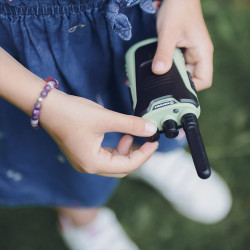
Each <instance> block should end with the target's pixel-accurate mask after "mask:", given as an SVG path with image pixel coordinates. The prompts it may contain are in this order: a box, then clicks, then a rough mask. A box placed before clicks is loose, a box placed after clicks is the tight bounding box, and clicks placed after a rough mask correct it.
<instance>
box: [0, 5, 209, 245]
mask: <svg viewBox="0 0 250 250" xmlns="http://www.w3.org/2000/svg"><path fill="white" fill-rule="evenodd" d="M122 3H124V2H122V1H113V0H0V46H1V47H2V48H0V97H1V99H0V166H1V167H0V178H1V180H0V203H1V204H2V205H5V206H11V207H12V206H21V205H27V204H29V205H39V206H53V207H56V208H57V209H58V211H59V213H60V214H61V215H64V218H66V219H61V223H62V231H63V232H64V233H65V232H66V233H65V234H64V237H65V239H67V240H68V244H70V248H71V249H88V250H89V249H91V250H93V249H115V250H118V249H137V247H136V246H135V245H134V244H133V243H132V242H131V241H130V240H129V239H128V238H126V236H125V235H124V233H123V231H122V229H121V228H120V227H119V226H118V224H115V223H116V221H115V218H114V216H113V214H112V213H111V212H110V211H109V210H107V209H100V207H101V206H103V205H104V204H105V203H106V202H107V200H108V199H109V197H110V195H111V194H112V192H113V190H114V189H115V187H116V185H117V178H112V177H118V178H121V177H124V176H126V175H127V174H129V173H131V172H133V171H134V170H136V169H137V168H138V167H139V166H140V165H142V164H143V163H144V162H145V161H146V160H147V159H148V158H149V157H150V156H151V155H152V154H153V152H154V151H155V150H156V149H157V147H158V143H157V142H155V143H145V144H143V145H142V146H141V147H140V148H138V149H137V150H134V151H131V150H130V146H131V144H132V137H131V136H130V135H125V136H123V137H122V136H121V134H120V133H125V134H131V135H135V136H141V137H145V136H150V135H152V134H154V133H155V131H156V126H155V125H154V124H153V123H151V122H149V121H146V120H143V119H141V118H138V117H133V116H130V115H127V114H131V106H130V103H129V94H128V88H127V86H126V84H124V82H125V80H126V76H125V72H124V55H125V52H126V51H127V49H128V48H129V47H130V46H132V45H133V44H134V43H136V42H138V41H141V40H143V39H146V38H150V37H154V36H156V35H157V33H158V38H159V43H158V48H157V52H156V55H155V57H154V62H153V66H152V70H153V72H154V73H156V74H162V73H165V72H166V71H167V70H168V69H169V68H170V67H171V63H172V55H173V51H174V48H175V47H176V46H177V47H184V48H186V51H185V59H186V63H187V68H188V70H189V71H190V72H191V73H192V75H193V79H194V82H195V85H196V88H197V89H198V90H201V89H204V88H208V87H210V86H211V82H212V56H213V46H212V43H211V40H210V37H209V34H208V32H207V29H206V26H205V23H204V20H203V17H202V13H201V7H200V2H199V0H190V1H186V0H165V1H164V2H163V3H162V5H161V7H160V9H159V11H158V14H157V20H156V16H155V15H152V14H149V13H146V12H145V11H143V10H142V9H143V8H142V5H139V4H137V5H135V4H136V3H137V1H136V2H132V4H131V1H128V4H127V5H128V6H126V5H125V7H123V6H124V4H123V5H122ZM147 4H149V3H147ZM150 4H151V3H150ZM134 5H135V6H134ZM155 5H157V4H155ZM114 6H115V7H114ZM151 7H152V6H151ZM151 7H150V6H149V7H148V10H151V12H153V11H152V8H151ZM115 8H117V9H115ZM117 10H118V11H119V13H118V11H117ZM144 10H146V11H147V8H146V9H145V8H144ZM148 12H150V11H148ZM131 34H132V38H131V39H130V36H131ZM122 39H125V40H128V39H130V40H129V41H125V40H122ZM51 75H53V78H54V79H56V80H58V81H59V83H60V86H59V89H58V90H57V89H56V88H53V89H52V90H51V91H49V92H48V93H47V97H46V98H45V97H44V98H43V99H42V102H41V104H42V107H40V116H39V124H40V126H41V128H40V129H39V130H34V129H32V127H31V125H30V119H29V117H28V116H31V115H32V111H33V109H34V104H35V103H36V102H37V99H38V97H39V96H40V93H41V91H42V90H43V88H44V86H45V84H46V82H45V81H44V80H43V79H46V78H48V77H49V76H51ZM96 102H97V103H98V104H97V103H96ZM111 110H113V111H111ZM125 114H126V115H125ZM27 115H28V116H27ZM110 132H119V133H110ZM177 147H179V144H178V142H177V141H167V143H165V149H167V150H169V149H170V148H171V149H174V148H177ZM165 149H164V150H165ZM165 151H166V150H165ZM71 166H72V167H73V168H74V169H73V168H72V167H71ZM75 170H77V171H75ZM79 172H81V173H79ZM110 177H111V178H110ZM61 218H63V216H61ZM67 218H70V220H68V219H67ZM98 221H99V224H98ZM100 221H101V223H100ZM97 224H98V226H96V225H97ZM82 225H88V226H85V227H82ZM89 225H91V227H92V229H93V227H95V230H96V233H95V234H94V233H93V230H92V234H91V233H89V232H90V226H89ZM114 225H116V226H114ZM109 226H110V227H113V228H115V229H114V230H113V231H115V233H114V232H113V237H111V236H110V235H109V236H107V234H110V231H109V230H108V227H109ZM69 228H71V229H72V228H73V229H72V230H68V229H69ZM78 229H79V230H78ZM87 229H88V230H87ZM79 235H80V236H79ZM118 235H119V237H118ZM93 237H94V238H93ZM71 239H73V240H71ZM79 239H80V240H79ZM82 239H84V240H82ZM102 239H105V240H104V241H102ZM106 239H109V240H106ZM98 244H101V248H100V247H99V246H98Z"/></svg>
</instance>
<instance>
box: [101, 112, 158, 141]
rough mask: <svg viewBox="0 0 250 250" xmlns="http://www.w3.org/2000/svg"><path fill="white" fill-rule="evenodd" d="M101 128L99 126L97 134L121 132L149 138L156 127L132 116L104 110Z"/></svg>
mask: <svg viewBox="0 0 250 250" xmlns="http://www.w3.org/2000/svg"><path fill="white" fill-rule="evenodd" d="M102 123H103V125H102V126H99V128H98V130H99V132H102V133H106V132H121V133H124V134H131V135H136V136H145V137H147V136H151V135H153V134H154V133H155V132H156V130H157V126H156V125H155V124H154V123H152V122H150V121H148V120H145V119H142V118H140V117H136V116H132V115H124V114H121V113H117V112H113V111H110V110H105V113H104V114H103V119H102Z"/></svg>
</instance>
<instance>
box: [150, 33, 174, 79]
mask: <svg viewBox="0 0 250 250" xmlns="http://www.w3.org/2000/svg"><path fill="white" fill-rule="evenodd" d="M176 40H177V39H175V37H174V36H173V35H172V34H171V32H168V31H167V30H163V31H160V32H159V35H158V45H157V49H156V53H155V56H154V59H153V64H152V71H153V73H155V74H157V75H161V74H164V73H166V72H167V71H169V70H170V68H171V66H172V64H173V56H174V49H175V47H176Z"/></svg>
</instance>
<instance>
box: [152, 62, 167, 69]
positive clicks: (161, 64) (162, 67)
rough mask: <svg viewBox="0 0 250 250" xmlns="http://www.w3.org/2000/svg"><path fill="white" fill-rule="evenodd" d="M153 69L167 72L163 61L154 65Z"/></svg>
mask: <svg viewBox="0 0 250 250" xmlns="http://www.w3.org/2000/svg"><path fill="white" fill-rule="evenodd" d="M152 69H153V70H157V71H162V70H165V63H164V62H161V61H156V62H154V63H153V65H152Z"/></svg>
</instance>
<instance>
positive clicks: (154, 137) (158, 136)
mask: <svg viewBox="0 0 250 250" xmlns="http://www.w3.org/2000/svg"><path fill="white" fill-rule="evenodd" d="M159 139H160V132H159V131H158V130H157V132H156V133H155V134H154V135H152V136H150V137H146V141H147V142H155V141H158V140H159Z"/></svg>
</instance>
